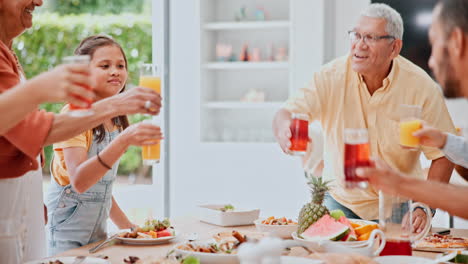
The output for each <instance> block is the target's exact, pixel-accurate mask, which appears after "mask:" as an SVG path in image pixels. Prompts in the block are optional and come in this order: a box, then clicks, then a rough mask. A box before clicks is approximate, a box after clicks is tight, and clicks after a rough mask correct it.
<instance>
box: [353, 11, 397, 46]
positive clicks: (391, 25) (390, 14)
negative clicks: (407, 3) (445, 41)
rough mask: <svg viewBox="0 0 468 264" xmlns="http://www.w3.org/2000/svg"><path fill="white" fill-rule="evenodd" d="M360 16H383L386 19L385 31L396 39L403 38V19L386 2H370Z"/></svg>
mask: <svg viewBox="0 0 468 264" xmlns="http://www.w3.org/2000/svg"><path fill="white" fill-rule="evenodd" d="M361 16H367V17H373V18H383V19H385V21H387V25H386V31H387V33H388V34H389V35H391V36H394V37H395V38H397V39H403V19H402V18H401V15H400V13H398V12H397V11H396V10H395V9H393V8H391V7H390V6H388V5H386V4H370V5H369V6H368V7H367V8H366V10H364V12H362V13H361Z"/></svg>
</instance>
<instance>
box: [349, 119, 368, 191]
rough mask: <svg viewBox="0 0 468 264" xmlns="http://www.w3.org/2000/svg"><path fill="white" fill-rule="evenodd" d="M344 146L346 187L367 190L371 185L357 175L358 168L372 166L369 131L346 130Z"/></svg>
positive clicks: (362, 129) (360, 129)
mask: <svg viewBox="0 0 468 264" xmlns="http://www.w3.org/2000/svg"><path fill="white" fill-rule="evenodd" d="M344 144H345V146H344V174H345V187H346V188H356V187H357V188H362V189H365V188H367V187H368V186H369V183H368V181H367V180H366V179H363V178H360V177H358V176H357V175H356V168H359V167H370V166H371V161H370V149H369V136H368V133H367V129H364V128H359V129H352V128H346V129H345V130H344Z"/></svg>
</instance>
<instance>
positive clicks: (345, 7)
mask: <svg viewBox="0 0 468 264" xmlns="http://www.w3.org/2000/svg"><path fill="white" fill-rule="evenodd" d="M332 1H335V10H336V13H335V14H334V17H333V18H334V21H335V24H334V26H335V31H334V33H335V34H334V35H335V39H334V42H331V43H329V44H330V46H333V45H334V48H335V50H334V57H339V56H343V55H346V54H347V53H348V52H349V46H350V45H349V38H348V34H347V32H348V30H351V29H352V28H353V26H354V25H355V24H356V21H357V19H358V17H359V14H360V13H361V11H362V10H364V9H365V8H366V6H367V5H369V4H370V0H352V1H350V0H332Z"/></svg>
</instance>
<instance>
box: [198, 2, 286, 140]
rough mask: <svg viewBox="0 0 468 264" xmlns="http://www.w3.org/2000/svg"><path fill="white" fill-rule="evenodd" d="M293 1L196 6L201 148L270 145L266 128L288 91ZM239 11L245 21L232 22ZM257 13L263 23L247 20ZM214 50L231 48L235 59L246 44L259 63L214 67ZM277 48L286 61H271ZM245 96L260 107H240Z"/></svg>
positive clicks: (245, 104) (247, 103) (224, 63)
mask: <svg viewBox="0 0 468 264" xmlns="http://www.w3.org/2000/svg"><path fill="white" fill-rule="evenodd" d="M293 1H295V0H255V1H252V0H200V5H201V6H200V12H201V13H200V15H201V19H200V34H201V36H200V39H201V43H200V44H201V45H200V47H201V53H200V56H201V64H202V65H201V71H202V72H201V86H200V89H201V91H200V92H201V98H200V100H201V101H200V106H201V116H200V121H201V124H200V129H201V131H200V132H201V133H200V137H201V138H200V140H201V142H203V143H210V142H211V143H226V142H263V143H264V142H273V141H274V138H273V134H272V131H271V122H272V119H273V116H274V113H276V111H277V110H278V109H279V108H280V107H281V105H282V104H283V103H284V101H285V100H286V99H287V98H288V97H289V95H290V90H291V72H292V71H291V70H292V69H291V60H290V58H291V54H292V53H293V51H292V50H291V49H292V46H293V45H292V43H291V42H292V38H291V36H292V23H291V19H290V18H291V12H292V10H291V5H292V2H293ZM241 7H245V10H246V17H245V18H244V19H243V20H242V21H235V17H236V14H237V15H238V14H239V12H240V9H241ZM260 7H261V9H263V10H265V11H266V14H267V15H266V19H265V20H255V16H254V15H253V13H254V11H255V10H258V9H259V8H260ZM217 44H225V45H231V46H232V49H233V53H234V54H235V55H236V58H239V54H240V52H241V48H242V47H243V45H245V44H246V45H248V50H249V51H250V52H252V50H253V48H258V49H259V50H260V52H261V57H262V58H261V60H260V61H239V59H237V61H219V59H218V58H217V57H216V45H217ZM279 48H282V49H284V50H286V55H287V58H286V59H284V58H283V60H272V58H273V59H274V58H275V55H276V53H275V51H277V50H278V49H279ZM272 51H273V52H272ZM249 93H250V94H251V93H258V94H259V95H260V96H261V97H264V101H260V102H257V101H258V100H253V101H256V102H252V101H248V99H247V101H246V99H245V98H248V97H249V96H248V95H249Z"/></svg>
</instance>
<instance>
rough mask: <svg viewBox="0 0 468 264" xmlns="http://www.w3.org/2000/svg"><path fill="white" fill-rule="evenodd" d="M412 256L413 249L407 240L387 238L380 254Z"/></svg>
mask: <svg viewBox="0 0 468 264" xmlns="http://www.w3.org/2000/svg"><path fill="white" fill-rule="evenodd" d="M390 255H396V256H412V255H413V249H412V248H411V242H410V241H409V240H397V239H388V240H387V243H386V244H385V247H384V249H383V250H382V252H380V256H390Z"/></svg>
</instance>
